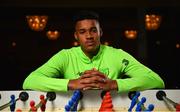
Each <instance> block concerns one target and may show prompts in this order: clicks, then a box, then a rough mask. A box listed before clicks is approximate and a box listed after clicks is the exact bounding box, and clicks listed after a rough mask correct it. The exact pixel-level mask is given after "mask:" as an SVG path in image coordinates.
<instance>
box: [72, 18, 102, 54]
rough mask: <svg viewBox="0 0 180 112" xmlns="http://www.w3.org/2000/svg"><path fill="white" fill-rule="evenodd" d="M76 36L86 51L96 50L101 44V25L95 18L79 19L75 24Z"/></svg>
mask: <svg viewBox="0 0 180 112" xmlns="http://www.w3.org/2000/svg"><path fill="white" fill-rule="evenodd" d="M74 36H75V38H76V39H77V40H78V41H79V44H80V46H81V48H82V50H83V51H84V52H85V53H93V52H96V51H97V49H98V47H99V45H100V36H101V31H100V26H99V23H98V22H97V21H96V20H94V19H85V20H81V21H78V22H77V23H76V26H75V33H74Z"/></svg>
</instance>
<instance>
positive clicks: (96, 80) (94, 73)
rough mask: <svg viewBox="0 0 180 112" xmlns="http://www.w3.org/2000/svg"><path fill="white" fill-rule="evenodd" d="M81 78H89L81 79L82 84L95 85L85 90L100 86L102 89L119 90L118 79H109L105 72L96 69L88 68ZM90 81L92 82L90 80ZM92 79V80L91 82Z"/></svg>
mask: <svg viewBox="0 0 180 112" xmlns="http://www.w3.org/2000/svg"><path fill="white" fill-rule="evenodd" d="M80 78H81V79H89V80H83V81H81V83H82V84H88V83H93V86H94V87H92V86H91V87H86V88H83V89H84V90H87V89H93V88H98V89H102V90H117V89H118V86H117V82H116V80H111V79H109V78H108V77H107V76H106V75H105V74H103V73H101V72H100V71H98V70H96V69H92V70H87V71H85V72H84V73H83V75H82V76H81V77H80ZM88 81H90V82H88ZM91 81H92V82H91Z"/></svg>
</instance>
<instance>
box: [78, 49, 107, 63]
mask: <svg viewBox="0 0 180 112" xmlns="http://www.w3.org/2000/svg"><path fill="white" fill-rule="evenodd" d="M79 48H80V50H79V51H80V52H79V56H80V57H81V60H82V61H83V62H85V63H92V62H93V61H94V60H97V59H99V58H100V56H101V54H102V50H103V48H104V45H100V49H99V51H98V53H97V55H95V56H93V58H92V59H90V58H89V57H88V56H86V54H85V53H84V52H83V51H82V49H81V47H79Z"/></svg>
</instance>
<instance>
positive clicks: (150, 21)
mask: <svg viewBox="0 0 180 112" xmlns="http://www.w3.org/2000/svg"><path fill="white" fill-rule="evenodd" d="M161 18H162V17H161V16H159V15H155V14H151V15H148V14H147V15H146V16H145V26H146V29H147V30H156V29H158V28H159V26H160V23H161Z"/></svg>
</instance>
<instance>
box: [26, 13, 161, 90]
mask: <svg viewBox="0 0 180 112" xmlns="http://www.w3.org/2000/svg"><path fill="white" fill-rule="evenodd" d="M74 21H75V32H74V37H75V39H76V40H77V41H78V42H79V43H80V46H79V47H73V48H70V49H63V50H61V51H59V52H58V53H57V54H55V55H54V56H53V57H52V58H51V59H50V60H48V61H47V62H46V63H45V64H43V65H42V66H41V67H39V68H38V69H36V70H35V71H33V72H32V73H31V74H30V75H29V76H28V77H27V78H26V79H25V81H24V83H23V89H32V90H41V91H68V90H76V89H79V90H87V89H94V88H96V89H101V90H106V91H107V90H117V91H118V92H128V91H140V90H146V89H152V88H164V82H163V80H162V79H161V78H160V77H159V75H158V74H156V73H155V72H154V71H152V70H151V69H149V68H147V67H146V66H144V65H143V64H141V63H140V62H138V61H137V60H136V59H135V58H133V57H132V56H131V55H130V54H128V53H127V52H125V51H123V50H122V49H117V48H113V47H109V46H105V45H101V43H100V38H101V36H102V29H101V27H100V23H99V18H98V15H97V14H96V13H94V12H88V11H82V12H80V13H79V14H77V15H76V17H75V18H74ZM123 75H127V76H128V77H129V78H126V79H121V77H122V76H123Z"/></svg>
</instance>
